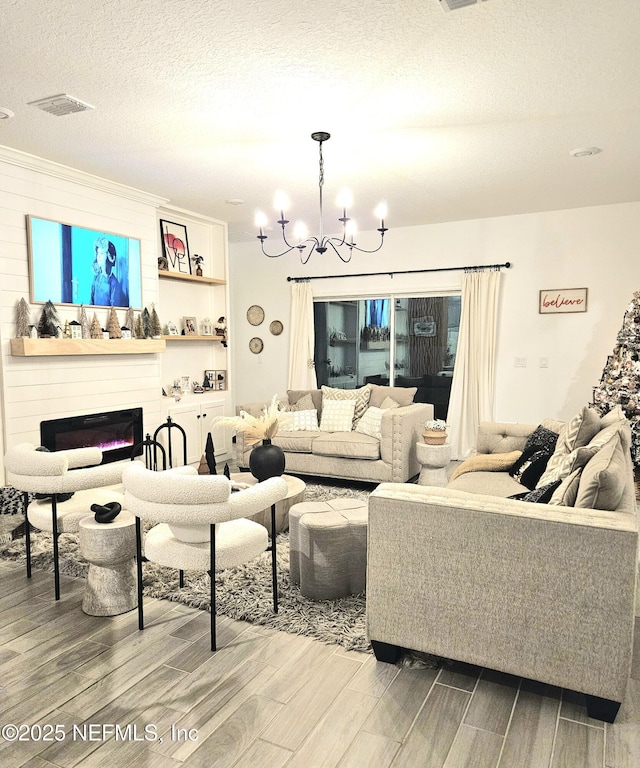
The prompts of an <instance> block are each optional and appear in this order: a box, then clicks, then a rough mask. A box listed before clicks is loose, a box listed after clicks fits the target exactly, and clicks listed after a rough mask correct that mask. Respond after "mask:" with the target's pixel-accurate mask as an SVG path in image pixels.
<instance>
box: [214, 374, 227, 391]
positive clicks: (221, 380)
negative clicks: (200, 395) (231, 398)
mask: <svg viewBox="0 0 640 768" xmlns="http://www.w3.org/2000/svg"><path fill="white" fill-rule="evenodd" d="M215 374H216V380H215V387H214V389H217V390H220V391H223V390H226V388H227V372H226V371H216V372H215Z"/></svg>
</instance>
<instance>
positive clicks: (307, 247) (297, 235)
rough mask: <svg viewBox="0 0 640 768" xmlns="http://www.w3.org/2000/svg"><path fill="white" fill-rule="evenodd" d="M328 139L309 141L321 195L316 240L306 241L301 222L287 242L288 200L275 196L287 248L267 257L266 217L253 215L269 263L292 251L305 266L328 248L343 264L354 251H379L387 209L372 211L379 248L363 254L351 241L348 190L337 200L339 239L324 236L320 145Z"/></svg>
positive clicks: (324, 136) (320, 134)
mask: <svg viewBox="0 0 640 768" xmlns="http://www.w3.org/2000/svg"><path fill="white" fill-rule="evenodd" d="M330 137H331V134H329V133H326V131H316V132H315V133H312V134H311V138H312V139H313V140H314V141H317V142H318V144H319V155H320V161H319V165H320V174H319V182H318V187H319V192H320V232H319V235H318V237H314V236H311V237H309V234H308V231H307V228H306V226H305V225H304V224H303V223H302V222H301V221H298V222H296V224H295V226H294V228H293V241H294V242H290V240H289V239H287V230H286V226H287V224H289V220H288V219H286V218H285V212H286V210H287V209H288V207H289V200H288V198H287V196H286V194H285V193H284V192H277V193H276V197H275V200H274V207H275V209H276V211H279V212H280V218H279V219H278V224H280V226H281V227H282V239H283V240H284V243H285V245H286V246H287V247H286V249H285V250H284V251H282V252H281V253H267V252H266V251H265V249H264V241H265V240H266V239H267V235H265V234H264V229H265V227H266V225H267V217H266V216H265V214H264V213H262V211H258V212H257V213H256V218H255V225H256V227H258V229H259V231H260V234H259V235H257V238H258V240H260V247H261V248H262V253H264V255H265V256H268V257H269V258H270V259H275V258H278V257H279V256H284V255H285V254H286V253H289V252H290V251H292V250H293V249H294V248H297V249H298V253H299V255H300V261H301V262H302V264H306V263H307V262H308V261H309V259H310V258H311V255H312V253H313V252H314V251H317V252H318V253H320V254H322V253H325V252H326V251H327V250H328V248H329V247H331V248H332V249H333V250H334V251H335V253H336V254H337V255H338V256H339V257H340V259H341V260H342V261H344V262H345V263H346V262H348V261H351V256H352V254H353V251H354V250H356V251H360V252H361V253H375V252H376V251H379V250H380V248H382V243H383V241H384V233H385V232H386V231H387V228H386V227H385V225H384V220H385V217H386V215H387V206H386V205H385V204H384V203H380V204H379V205H378V207H377V208H376V210H375V216H376V219H378V221H379V222H380V226H379V227H378V232H379V233H380V244H379V245H378V247H377V248H374V249H373V250H366V249H365V248H359V247H358V246H357V245H356V243H355V241H354V237H355V234H356V223H355V221H354V220H353V219H351V218H350V217H349V216H348V213H347V209H348V208H349V206H350V205H351V203H352V199H351V193H350V192H349V190H346V189H345V190H343V191H342V192H341V193H340V195H339V196H338V201H337V202H338V207H339V208H342V216H341V217H340V218H339V219H338V221H339V222H341V224H342V235H341V236H340V235H336V236H332V235H325V234H324V226H323V221H322V188H323V186H324V161H323V158H322V144H323V142H325V141H327V140H328V139H329V138H330ZM343 247H344V248H348V249H349V250H348V253H347V252H346V251H341V250H340V248H343Z"/></svg>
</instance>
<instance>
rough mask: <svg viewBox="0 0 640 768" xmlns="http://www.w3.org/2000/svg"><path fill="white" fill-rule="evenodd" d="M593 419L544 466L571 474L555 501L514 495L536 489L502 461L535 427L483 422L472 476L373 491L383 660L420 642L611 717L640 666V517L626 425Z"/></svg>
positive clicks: (375, 615) (373, 598) (370, 588)
mask: <svg viewBox="0 0 640 768" xmlns="http://www.w3.org/2000/svg"><path fill="white" fill-rule="evenodd" d="M589 410H590V409H589ZM576 418H577V417H576ZM594 419H595V420H597V423H596V421H594ZM588 420H589V421H590V423H591V426H592V427H593V425H594V424H595V426H596V427H597V431H596V433H595V434H594V435H593V436H590V435H589V434H586V435H584V434H583V435H582V440H583V443H582V447H580V445H578V446H577V447H576V445H575V444H574V445H573V447H572V445H571V443H572V440H573V438H574V437H576V438H579V436H580V435H579V433H580V432H581V426H580V425H578V428H577V429H576V420H572V421H571V422H568V423H567V424H566V425H564V426H561V427H559V432H560V436H559V437H558V443H557V445H556V448H555V453H554V455H553V456H552V459H550V460H549V463H548V465H547V468H552V467H555V468H556V469H557V467H558V466H560V464H562V462H565V463H564V464H562V467H563V470H562V471H563V472H565V475H564V478H563V479H562V480H561V481H560V484H559V485H558V486H557V487H556V489H555V490H554V491H553V494H554V495H555V499H554V497H553V496H552V497H551V501H550V502H548V503H535V502H533V501H528V500H522V499H512V498H507V497H509V496H512V495H514V494H519V493H521V492H525V493H528V491H527V489H526V488H523V486H522V485H521V484H520V483H518V482H517V481H516V480H515V479H514V477H512V476H510V475H509V473H508V471H507V467H508V466H511V464H513V462H514V459H513V453H512V452H514V451H516V452H517V453H516V455H518V454H519V452H520V451H522V449H523V447H524V446H525V443H526V441H527V439H528V437H529V435H531V433H532V431H533V430H534V428H535V427H536V425H518V424H489V423H487V424H482V425H481V427H480V431H479V435H478V454H477V456H475V457H473V458H472V459H470V460H468V462H469V464H468V465H467V466H468V467H469V466H470V468H471V471H463V472H462V473H461V474H459V475H458V477H457V478H455V479H454V480H453V481H451V482H450V483H449V485H448V487H445V488H435V487H428V486H418V485H410V484H390V483H383V484H381V485H379V486H378V488H377V489H376V490H375V491H374V492H373V493H372V494H371V496H370V497H369V531H368V536H369V538H368V553H367V558H368V559H367V631H368V635H369V638H370V640H371V642H372V645H373V649H374V652H375V654H376V656H377V658H378V659H380V660H384V661H391V662H392V661H394V660H395V659H396V658H397V655H398V653H399V649H401V648H405V649H413V650H418V651H424V652H428V653H432V654H436V655H439V656H442V657H446V658H450V659H456V660H460V661H465V662H469V663H472V664H477V665H480V666H483V667H487V668H489V669H496V670H500V671H503V672H507V673H511V674H514V675H518V676H521V677H524V678H530V679H534V680H538V681H541V682H545V683H550V684H553V685H557V686H560V687H562V688H566V689H569V690H572V691H578V692H582V693H584V694H585V695H586V702H587V709H588V711H589V714H590V715H591V716H593V717H596V718H599V719H602V720H607V721H609V722H613V719H614V718H615V715H616V713H617V710H618V707H619V703H620V702H621V701H622V700H623V698H624V695H625V689H626V686H627V681H628V678H629V674H630V670H631V659H632V646H633V632H634V616H635V599H636V592H635V591H636V578H637V562H638V513H637V508H636V500H635V488H634V477H633V465H632V462H631V457H630V451H629V446H630V430H629V424H628V422H627V421H626V419H624V417H623V416H622V414H621V412H618V413H616V412H612V413H610V414H608V415H607V416H605V417H603V419H602V420H600V417H599V415H597V414H595V416H594V412H593V411H592V412H591V413H590V414H588ZM578 421H579V419H578ZM551 426H553V425H551ZM578 442H579V440H578ZM598 442H599V443H600V445H597V443H598ZM562 448H563V449H565V450H566V449H570V450H569V453H568V454H567V453H565V457H564V458H563V459H562V461H560V462H559V461H557V460H556V459H557V457H556V453H557V452H558V451H561V449H562ZM568 455H571V456H572V457H573V459H567V458H566V457H567V456H568ZM504 457H509V458H504ZM501 460H502V469H501V471H500V465H501ZM552 460H553V461H555V464H553V465H552ZM585 460H586V463H584V462H585ZM572 461H573V464H572V463H571V462H572ZM483 467H484V469H483ZM567 469H569V470H570V471H569V474H566V471H567ZM473 470H475V471H473ZM547 479H548V478H547ZM543 481H545V478H544V476H543V477H541V478H540V482H543ZM553 485H557V478H556V481H555V483H551V486H553ZM540 487H541V488H542V487H550V486H540ZM551 502H553V503H551ZM571 504H573V506H572V505H571ZM599 507H604V508H599Z"/></svg>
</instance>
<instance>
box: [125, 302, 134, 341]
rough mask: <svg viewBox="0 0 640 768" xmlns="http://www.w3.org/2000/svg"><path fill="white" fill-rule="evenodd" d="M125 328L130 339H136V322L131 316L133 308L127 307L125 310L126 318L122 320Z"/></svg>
mask: <svg viewBox="0 0 640 768" xmlns="http://www.w3.org/2000/svg"><path fill="white" fill-rule="evenodd" d="M124 324H125V326H126V327H127V328H128V329H129V330H130V331H131V338H132V339H135V337H136V321H135V318H134V316H133V307H129V309H128V310H127V314H126V317H125V319H124Z"/></svg>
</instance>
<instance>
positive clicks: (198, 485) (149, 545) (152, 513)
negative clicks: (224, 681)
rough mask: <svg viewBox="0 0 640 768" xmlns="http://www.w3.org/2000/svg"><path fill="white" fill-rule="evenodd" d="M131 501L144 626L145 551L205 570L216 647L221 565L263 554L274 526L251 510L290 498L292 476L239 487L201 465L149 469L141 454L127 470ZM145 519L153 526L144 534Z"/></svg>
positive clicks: (173, 564) (161, 561) (171, 564)
mask: <svg viewBox="0 0 640 768" xmlns="http://www.w3.org/2000/svg"><path fill="white" fill-rule="evenodd" d="M122 481H123V483H124V505H125V507H126V509H127V510H129V512H131V513H132V514H134V515H135V516H136V548H137V558H136V559H137V574H138V626H139V628H140V629H141V630H142V629H144V613H143V606H142V561H143V556H142V552H143V550H144V559H145V560H148V561H151V562H154V563H157V564H158V565H163V566H166V567H168V568H175V569H176V570H185V571H205V572H208V573H209V576H210V579H211V650H212V651H215V650H216V592H215V572H216V570H223V569H225V568H231V567H234V566H236V565H240V564H242V563H245V562H247V561H249V560H252V559H253V558H255V557H258V556H259V555H261V554H262V553H263V552H264V551H265V550H266V549H267V546H268V534H267V529H266V528H265V527H264V526H263V525H260V524H259V523H256V522H255V521H253V520H247V519H246V517H247V516H248V515H254V514H256V513H257V512H261V511H262V510H264V509H266V508H268V507H271V508H272V514H274V510H275V504H276V502H278V501H281V500H282V499H284V498H285V496H286V495H287V491H288V486H287V481H286V480H284V479H283V478H281V477H272V478H269V479H268V480H265V481H263V482H262V483H258V484H257V485H254V486H251V487H249V488H245V489H242V490H239V491H236V492H232V483H231V481H229V480H228V479H227V478H226V477H224V476H223V475H198V473H197V470H196V469H195V468H194V467H178V468H176V469H168V470H165V471H162V472H153V471H151V470H148V469H146V468H145V467H144V466H143V464H142V463H141V462H139V461H134V462H132V463H131V464H129V465H128V466H127V467H126V468H125V469H124V471H123V473H122ZM141 521H144V522H146V523H151V524H152V525H153V527H152V528H151V529H150V530H149V531H147V533H146V534H145V535H144V546H143V536H142V526H141ZM271 564H272V577H273V609H274V611H275V612H276V613H277V611H278V586H277V571H276V541H275V537H274V538H273V539H272V541H271Z"/></svg>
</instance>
